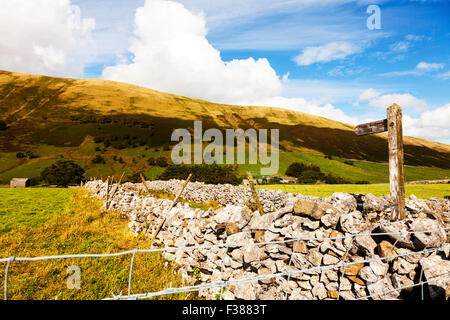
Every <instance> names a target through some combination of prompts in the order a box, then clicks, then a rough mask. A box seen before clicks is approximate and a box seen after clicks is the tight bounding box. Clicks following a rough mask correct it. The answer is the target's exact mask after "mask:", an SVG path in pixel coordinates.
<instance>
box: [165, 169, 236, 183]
mask: <svg viewBox="0 0 450 320" xmlns="http://www.w3.org/2000/svg"><path fill="white" fill-rule="evenodd" d="M190 173H192V178H191V181H200V182H205V183H209V184H219V183H221V184H224V183H229V184H233V185H238V184H239V183H240V179H239V173H238V167H237V166H232V165H221V166H219V165H217V164H213V165H207V164H201V165H189V166H188V165H170V166H168V167H167V169H166V170H165V171H164V172H163V173H162V174H161V175H160V176H159V177H158V179H161V180H170V179H180V180H185V179H187V177H188V176H189V174H190Z"/></svg>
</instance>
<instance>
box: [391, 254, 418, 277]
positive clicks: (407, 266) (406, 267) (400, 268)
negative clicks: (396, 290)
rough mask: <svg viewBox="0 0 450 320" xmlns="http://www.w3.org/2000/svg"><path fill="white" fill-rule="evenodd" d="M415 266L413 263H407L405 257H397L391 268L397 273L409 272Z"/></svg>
mask: <svg viewBox="0 0 450 320" xmlns="http://www.w3.org/2000/svg"><path fill="white" fill-rule="evenodd" d="M415 268H416V265H415V264H413V263H409V262H408V261H406V260H405V259H402V258H398V259H396V260H395V261H394V264H393V265H392V270H393V271H394V272H397V273H398V274H409V273H410V272H411V271H413V270H414V269H415Z"/></svg>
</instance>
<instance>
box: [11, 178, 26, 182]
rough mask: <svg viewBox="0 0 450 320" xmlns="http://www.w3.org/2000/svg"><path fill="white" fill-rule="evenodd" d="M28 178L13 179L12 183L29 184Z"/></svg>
mask: <svg viewBox="0 0 450 320" xmlns="http://www.w3.org/2000/svg"><path fill="white" fill-rule="evenodd" d="M27 181H28V178H12V179H11V182H27Z"/></svg>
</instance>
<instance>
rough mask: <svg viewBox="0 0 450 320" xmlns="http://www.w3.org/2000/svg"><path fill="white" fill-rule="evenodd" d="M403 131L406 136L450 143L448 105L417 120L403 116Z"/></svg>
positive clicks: (423, 114)
mask: <svg viewBox="0 0 450 320" xmlns="http://www.w3.org/2000/svg"><path fill="white" fill-rule="evenodd" d="M403 128H404V129H403V131H404V134H405V135H407V136H414V137H420V138H424V139H430V140H435V141H442V142H444V143H449V142H450V103H449V104H446V105H444V106H443V107H440V108H437V109H434V110H431V111H426V112H424V113H422V114H421V115H420V117H419V118H413V117H410V116H408V115H404V116H403Z"/></svg>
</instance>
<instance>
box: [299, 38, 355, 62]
mask: <svg viewBox="0 0 450 320" xmlns="http://www.w3.org/2000/svg"><path fill="white" fill-rule="evenodd" d="M361 50H362V49H361V47H359V46H357V45H354V44H352V43H350V42H343V41H342V42H330V43H327V44H325V45H323V46H317V47H307V48H305V49H304V50H303V52H302V53H301V54H299V55H298V56H296V57H295V58H294V61H295V62H296V63H297V64H298V65H300V66H308V65H310V64H313V63H316V62H329V61H332V60H338V59H343V58H346V57H347V56H349V55H352V54H355V53H359V52H361Z"/></svg>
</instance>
